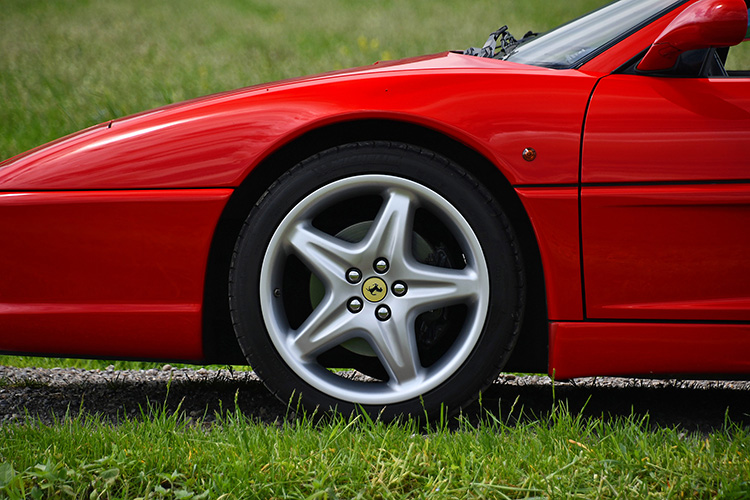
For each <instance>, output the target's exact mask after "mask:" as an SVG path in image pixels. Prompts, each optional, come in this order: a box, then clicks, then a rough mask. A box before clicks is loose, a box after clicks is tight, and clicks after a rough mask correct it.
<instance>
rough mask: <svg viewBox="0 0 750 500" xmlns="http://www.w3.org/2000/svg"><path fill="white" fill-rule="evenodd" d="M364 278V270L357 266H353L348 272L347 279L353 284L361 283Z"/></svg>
mask: <svg viewBox="0 0 750 500" xmlns="http://www.w3.org/2000/svg"><path fill="white" fill-rule="evenodd" d="M361 279H362V271H360V270H359V269H357V268H356V267H352V268H351V269H349V270H348V271H347V272H346V281H348V282H349V283H351V284H355V283H359V282H360V280H361Z"/></svg>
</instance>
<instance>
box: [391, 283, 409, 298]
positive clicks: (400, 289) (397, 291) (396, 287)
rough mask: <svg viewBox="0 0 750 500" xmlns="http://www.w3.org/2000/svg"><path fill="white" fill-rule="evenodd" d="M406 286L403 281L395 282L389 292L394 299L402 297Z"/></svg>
mask: <svg viewBox="0 0 750 500" xmlns="http://www.w3.org/2000/svg"><path fill="white" fill-rule="evenodd" d="M406 290H407V286H406V283H404V282H403V281H396V282H394V283H393V284H392V285H391V291H392V292H393V295H395V296H396V297H403V296H404V295H406Z"/></svg>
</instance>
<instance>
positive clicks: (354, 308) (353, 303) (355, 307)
mask: <svg viewBox="0 0 750 500" xmlns="http://www.w3.org/2000/svg"><path fill="white" fill-rule="evenodd" d="M363 305H364V304H363V303H362V299H359V298H357V297H352V298H351V299H349V302H347V304H346V308H347V309H349V312H351V313H358V312H359V311H361V310H362V306H363Z"/></svg>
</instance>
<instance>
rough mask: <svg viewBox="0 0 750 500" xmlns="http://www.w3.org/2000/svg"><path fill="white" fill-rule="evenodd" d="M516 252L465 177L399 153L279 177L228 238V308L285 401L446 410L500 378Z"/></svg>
mask: <svg viewBox="0 0 750 500" xmlns="http://www.w3.org/2000/svg"><path fill="white" fill-rule="evenodd" d="M523 284H524V274H523V266H522V262H521V257H520V253H519V251H518V244H517V242H516V239H515V236H514V233H513V230H512V228H511V226H510V224H509V222H508V220H507V218H506V217H505V215H504V214H503V212H502V210H501V208H500V205H499V204H498V203H497V202H496V201H495V200H494V199H493V198H492V196H491V195H490V193H489V192H488V191H487V190H486V189H485V188H484V187H483V186H481V185H480V184H479V183H478V182H477V181H476V180H475V179H474V178H473V177H471V176H470V175H469V174H468V173H467V172H466V171H465V170H463V169H461V168H460V167H459V166H457V165H455V164H453V163H452V162H450V161H448V160H446V159H445V158H443V157H441V156H439V155H436V154H434V153H431V152H429V151H425V150H422V149H418V148H415V147H412V146H407V145H404V144H400V143H387V142H371V143H356V144H349V145H346V146H342V147H338V148H334V149H331V150H327V151H325V152H323V153H320V154H318V155H315V156H313V157H311V158H309V159H307V160H305V161H304V162H302V163H300V164H299V165H297V166H295V167H294V168H292V169H291V170H289V171H288V172H286V173H285V174H284V175H282V176H281V178H279V179H278V180H277V182H275V183H274V184H273V185H272V186H271V187H270V188H269V189H268V191H267V192H266V193H265V195H264V196H263V197H262V198H261V200H260V201H259V202H258V203H257V204H256V206H255V207H254V208H253V209H252V211H251V213H250V215H249V216H248V218H247V221H246V223H245V226H244V227H243V230H242V231H241V234H240V235H239V237H238V239H237V243H236V246H235V253H234V258H233V261H232V267H231V270H230V306H231V311H232V319H233V322H234V324H235V331H236V334H237V338H238V341H239V343H240V346H241V347H242V349H243V352H244V353H245V355H246V357H247V359H248V361H249V363H250V365H251V366H252V367H253V368H254V370H255V371H256V372H257V373H258V375H259V376H260V377H261V378H262V379H263V380H264V382H265V383H266V385H267V386H268V387H269V388H270V389H271V390H272V391H273V392H274V393H276V394H277V396H279V397H280V398H281V399H282V400H285V401H289V400H290V398H292V397H296V396H299V397H300V398H301V400H302V402H303V403H304V405H305V406H306V407H307V408H310V409H312V408H316V407H320V408H322V409H326V410H327V409H337V410H338V411H344V412H349V411H351V410H353V409H355V408H363V409H365V410H366V411H368V412H370V413H371V414H380V415H381V416H383V417H385V418H392V417H394V416H397V415H401V414H422V413H424V412H427V413H428V414H429V413H433V412H435V411H436V410H438V409H439V408H441V406H444V407H446V408H448V410H449V411H450V410H457V409H458V408H460V407H461V406H463V405H465V404H466V403H467V402H470V401H472V400H473V399H474V398H475V397H476V396H477V394H478V392H479V391H481V390H482V389H484V388H485V387H486V386H487V385H488V384H490V383H491V382H492V380H493V379H494V377H496V376H497V374H498V372H499V371H500V370H501V368H502V366H503V365H504V363H505V362H506V361H507V358H508V356H509V353H510V351H511V349H512V347H513V345H514V343H515V341H516V337H517V333H518V331H519V328H520V324H521V319H522V315H523V305H524V292H525V290H524V286H523Z"/></svg>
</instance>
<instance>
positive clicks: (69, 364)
mask: <svg viewBox="0 0 750 500" xmlns="http://www.w3.org/2000/svg"><path fill="white" fill-rule="evenodd" d="M165 364H169V365H170V366H172V368H196V367H195V365H188V364H183V363H164V362H159V363H157V362H153V361H123V360H117V359H115V360H106V359H75V358H44V357H38V356H0V366H15V367H17V368H45V369H50V368H79V369H82V370H104V369H106V368H108V367H109V366H113V367H114V369H115V370H151V369H159V368H162V367H163V366H164V365H165ZM205 368H207V369H213V370H220V369H225V368H227V366H226V365H206V366H205ZM231 369H232V370H249V369H250V367H249V366H244V365H231Z"/></svg>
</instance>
